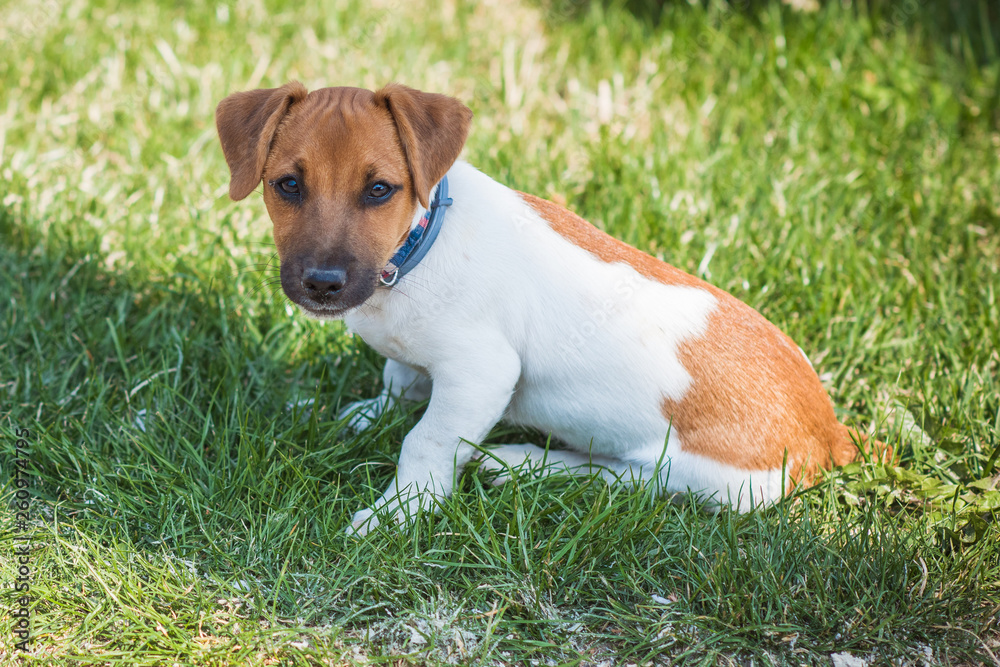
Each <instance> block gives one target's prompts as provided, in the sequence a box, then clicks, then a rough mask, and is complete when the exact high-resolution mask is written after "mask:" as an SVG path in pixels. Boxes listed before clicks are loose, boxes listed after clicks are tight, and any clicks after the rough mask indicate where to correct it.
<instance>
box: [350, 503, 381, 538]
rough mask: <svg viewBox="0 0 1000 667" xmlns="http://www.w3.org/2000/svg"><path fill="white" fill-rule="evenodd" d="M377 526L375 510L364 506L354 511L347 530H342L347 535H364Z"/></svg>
mask: <svg viewBox="0 0 1000 667" xmlns="http://www.w3.org/2000/svg"><path fill="white" fill-rule="evenodd" d="M377 526H378V516H377V515H376V514H375V510H373V509H370V508H367V507H366V508H365V509H363V510H360V511H358V512H355V513H354V517H353V518H352V519H351V523H350V525H349V526H347V530H345V531H344V532H346V533H347V534H348V535H354V536H356V537H364V536H365V535H367V534H368V533H369V532H371V531H372V530H374V529H375V528H376V527H377Z"/></svg>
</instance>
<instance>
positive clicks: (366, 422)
mask: <svg viewBox="0 0 1000 667" xmlns="http://www.w3.org/2000/svg"><path fill="white" fill-rule="evenodd" d="M384 409H385V400H384V399H383V398H382V397H381V396H378V397H376V398H369V399H368V400H366V401H355V402H354V403H351V404H349V405H348V406H347V407H346V408H344V409H343V410H341V411H340V413H339V414H338V415H337V418H338V419H347V420H348V422H347V428H349V429H350V430H352V431H354V432H355V433H360V432H361V431H365V430H367V429H368V427H370V426H371V425H372V424H374V423H375V422H376V421H378V418H379V417H380V416H381V415H382V411H383V410H384Z"/></svg>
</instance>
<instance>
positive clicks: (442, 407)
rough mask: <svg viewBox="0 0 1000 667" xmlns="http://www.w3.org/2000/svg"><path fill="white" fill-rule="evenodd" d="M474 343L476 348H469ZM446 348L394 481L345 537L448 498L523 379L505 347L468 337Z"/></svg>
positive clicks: (515, 359) (358, 516)
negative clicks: (384, 516) (444, 359)
mask: <svg viewBox="0 0 1000 667" xmlns="http://www.w3.org/2000/svg"><path fill="white" fill-rule="evenodd" d="M470 341H472V342H475V343H477V345H476V347H475V348H471V347H469V342H470ZM461 345H462V348H461V349H456V348H450V351H451V353H450V354H449V360H448V361H447V362H445V363H441V364H437V365H435V367H434V368H433V369H432V370H431V375H432V377H433V378H434V384H433V389H432V391H431V400H430V404H429V405H428V406H427V411H426V412H425V413H424V416H423V417H422V418H421V419H420V421H419V422H418V423H417V425H416V426H414V427H413V430H411V431H410V432H409V433H408V434H407V435H406V437H405V438H404V439H403V448H402V451H401V452H400V455H399V466H398V467H397V469H396V478H395V479H394V480H393V481H392V483H391V484H389V488H387V489H386V491H385V493H383V494H382V497H381V498H379V499H378V500H377V501H376V502H375V504H374V506H373V507H372V508H368V509H364V510H361V511H360V512H358V513H357V514H355V515H354V518H353V520H352V521H351V526H350V527H349V528H348V532H357V533H360V534H365V533H367V532H368V531H369V530H371V529H372V528H374V527H375V526H376V525H378V516H377V515H376V512H379V513H383V512H384V513H388V514H391V515H392V516H393V517H394V518H395V520H396V521H402V520H404V519H405V518H406V517H407V516H408V515H412V514H413V513H414V512H415V511H416V509H417V508H418V507H420V506H423V507H424V508H433V504H434V501H435V499H438V498H445V497H447V496H448V495H450V494H451V491H452V489H453V488H454V486H455V480H456V478H457V475H458V474H460V473H461V470H462V467H463V466H464V465H465V464H466V463H468V461H469V459H471V458H472V455H473V453H474V451H475V450H474V448H473V447H472V445H470V444H468V443H469V442H474V443H479V442H481V441H482V439H483V438H485V437H486V435H487V434H488V433H489V431H490V429H491V428H493V426H494V425H495V424H496V423H497V422H498V421H499V420H500V417H501V416H502V415H503V412H504V410H505V409H506V407H507V404H508V403H509V402H510V398H511V394H512V393H513V391H514V385H515V384H516V383H517V379H518V377H519V376H520V373H521V361H520V359H519V358H518V356H517V353H516V352H515V351H514V350H513V349H512V348H511V347H510V345H508V344H507V343H506V341H502V342H493V343H492V344H491V342H490V341H488V340H484V339H483V338H482V337H480V338H478V339H477V338H475V337H471V338H470V339H467V340H465V341H462V343H461Z"/></svg>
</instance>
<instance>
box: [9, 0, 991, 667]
mask: <svg viewBox="0 0 1000 667" xmlns="http://www.w3.org/2000/svg"><path fill="white" fill-rule="evenodd" d="M877 4H878V5H879V7H881V9H880V11H883V12H885V11H887V10H885V3H877ZM900 4H901V5H905V6H906V7H913V12H912V13H910V14H907V15H906V16H905V17H904V18H905V20H904V21H900V22H899V24H898V25H896V24H892V25H891V26H890V27H888V28H887V27H886V25H887V24H886V22H885V19H884V17H885V16H886V14H885V13H883V14H881V15H880V16H881V17H883V18H879V17H878V16H875V17H872V16H871V15H870V14H869V13H868V12H867V10H866V7H867V6H866V5H862V6H861V8H860V10H861V11H855V9H858V8H852V7H844V6H843V5H842V3H840V2H831V3H828V4H825V5H824V7H823V9H821V11H819V12H815V13H796V12H794V11H791V10H790V9H788V8H787V7H783V6H782V5H780V4H777V3H763V4H761V3H758V4H755V5H754V8H753V9H752V10H750V11H735V10H733V9H731V8H730V7H728V6H727V5H725V4H724V3H721V2H716V1H712V2H708V3H707V6H706V3H695V4H694V5H693V6H692V5H689V4H688V3H680V2H677V3H670V4H668V5H667V6H666V7H665V8H664V10H663V14H662V16H660V17H659V20H658V21H657V22H655V23H654V22H651V21H648V20H647V19H646V18H644V15H643V14H642V13H640V16H639V18H636V16H634V15H632V14H629V13H628V12H625V11H623V10H621V9H619V8H617V5H615V3H610V6H605V5H602V4H600V3H595V4H594V5H589V4H588V5H583V6H578V5H577V3H568V4H567V5H560V4H558V3H552V4H545V5H541V6H539V5H536V4H530V3H528V4H515V3H512V2H510V3H508V2H503V3H496V4H494V5H488V4H487V5H480V6H476V5H472V4H464V3H457V2H446V3H428V4H427V5H426V6H425V5H424V3H410V2H393V1H392V0H386V1H385V2H382V3H363V2H340V3H337V4H334V3H332V2H331V3H321V2H316V1H314V0H305V1H304V2H301V3H297V4H296V5H294V9H289V8H288V6H286V5H284V4H283V3H277V2H263V1H256V2H241V3H236V4H223V3H218V4H212V5H200V4H199V5H195V6H190V7H187V8H184V9H176V8H174V7H172V6H169V5H167V4H164V5H163V6H161V7H156V6H151V5H149V4H148V3H136V4H135V5H130V6H126V7H124V8H115V7H113V6H112V5H111V4H110V3H102V2H94V3H86V2H81V1H79V0H67V2H58V3H57V2H41V3H29V2H19V3H18V2H9V1H8V0H4V5H3V7H2V15H3V16H4V19H3V21H2V23H0V82H2V85H0V473H2V477H0V485H2V486H0V488H2V490H3V498H4V509H3V510H2V511H0V553H2V554H3V557H2V558H0V581H2V584H3V586H2V588H0V604H2V606H3V610H4V611H3V612H0V619H3V620H2V621H0V633H2V636H0V662H3V664H8V663H13V662H14V661H15V658H14V657H13V656H14V653H13V650H12V641H13V636H12V634H11V632H10V630H9V628H10V626H11V624H12V619H11V618H10V616H9V615H8V611H9V610H10V609H12V608H13V607H14V606H15V604H14V603H15V597H14V594H13V591H12V589H11V586H10V585H11V583H12V582H13V581H14V579H15V576H16V565H15V561H14V559H13V558H12V557H10V556H11V554H12V553H13V544H14V541H13V538H14V536H15V529H16V526H15V516H14V511H13V509H11V510H10V511H8V509H7V508H8V507H10V506H11V505H10V502H9V501H11V500H13V493H14V491H15V489H14V486H13V484H12V482H11V475H12V466H13V462H14V458H15V438H14V434H15V432H16V429H19V428H28V429H30V431H31V436H30V437H29V438H28V440H29V442H30V460H31V465H32V470H33V488H32V493H33V498H34V500H33V502H32V505H31V513H32V516H33V520H32V530H33V531H34V534H35V536H36V539H35V541H34V550H33V552H32V560H31V567H32V568H33V579H32V592H31V595H32V598H33V617H32V628H33V632H34V634H35V641H34V643H33V645H32V650H31V652H30V653H28V654H25V655H24V656H23V657H24V661H25V662H26V663H28V664H68V663H73V664H92V663H97V664H130V665H132V664H136V665H161V664H174V663H178V664H212V665H229V664H276V663H281V664H340V663H347V662H357V661H360V660H362V659H366V660H370V661H374V662H392V663H394V664H395V663H399V662H402V663H413V664H422V663H440V662H458V663H480V662H482V663H490V664H500V663H507V664H515V663H528V662H529V661H537V663H535V662H532V663H531V664H540V665H541V664H556V663H570V664H592V663H599V662H602V661H605V660H607V661H611V662H612V663H635V664H643V663H645V662H648V661H653V662H658V663H665V662H668V661H673V662H677V663H682V664H755V665H758V664H764V665H767V664H817V665H827V664H830V658H829V656H830V655H831V654H832V653H838V652H847V653H851V654H853V655H855V656H858V657H862V658H864V659H865V660H868V661H870V662H871V663H872V664H890V663H891V664H907V665H909V664H913V665H917V664H925V663H924V662H921V661H924V660H926V661H927V662H928V663H930V664H1000V663H998V662H997V658H996V657H995V656H996V655H997V654H1000V633H998V625H1000V618H998V610H1000V528H998V522H997V518H998V508H1000V489H998V484H1000V476H998V473H1000V463H998V451H1000V294H998V292H1000V158H998V154H1000V109H998V91H997V82H998V81H1000V61H998V60H997V57H996V54H997V45H996V44H995V43H994V42H993V41H991V40H992V36H993V35H996V34H997V31H998V28H997V26H996V25H995V24H991V23H990V22H989V21H988V20H987V21H983V20H982V19H983V17H986V18H987V19H989V17H991V16H993V17H995V14H990V12H989V3H988V2H986V1H985V0H982V1H973V2H969V3H963V4H961V5H960V6H959V7H958V9H956V10H955V11H957V12H958V13H957V14H955V16H957V18H956V19H955V21H956V25H959V26H966V27H967V28H968V29H969V30H973V28H975V30H974V31H973V32H971V33H970V32H966V33H962V32H961V31H959V32H956V33H953V34H951V35H950V36H948V35H945V37H942V36H941V33H940V31H938V32H936V31H935V30H934V29H933V28H934V25H935V24H934V23H933V20H934V18H935V17H937V16H939V12H940V9H941V8H940V7H937V6H935V5H934V3H900ZM955 6H956V5H955V3H952V8H953V9H954V7H955ZM890 16H891V14H890ZM983 24H985V25H983ZM980 28H981V29H980ZM970 34H971V37H969V35H970ZM289 79H300V80H302V81H303V82H304V83H305V84H306V85H307V86H308V87H310V88H315V87H320V86H323V85H361V86H366V87H377V86H380V85H382V84H384V83H386V82H388V81H390V80H399V81H402V82H405V83H408V84H409V85H412V86H415V87H418V88H423V89H428V90H434V91H441V92H449V93H451V94H453V95H455V96H457V97H459V98H461V99H463V100H465V101H466V102H467V103H468V104H469V105H470V106H471V107H472V108H473V110H474V111H475V113H476V118H475V120H474V125H473V131H472V135H471V137H470V140H469V143H468V146H467V148H466V152H465V156H466V158H467V159H468V160H470V161H471V162H472V163H473V164H475V165H477V166H478V167H480V168H481V169H483V170H484V171H485V172H487V173H488V174H490V175H492V176H494V177H495V178H497V179H498V180H500V181H501V182H504V183H506V184H508V185H510V186H512V187H515V188H518V189H521V190H526V191H529V192H534V193H536V194H539V195H542V196H546V197H549V198H553V199H556V200H559V201H564V202H566V203H568V205H569V206H570V207H571V208H573V209H574V210H576V211H577V212H579V213H580V214H582V215H584V216H585V217H587V218H589V219H590V220H592V221H594V222H595V224H598V225H599V226H601V227H602V228H604V229H606V230H608V231H609V232H611V233H613V234H614V235H616V236H618V237H619V238H622V239H624V240H626V241H628V242H630V243H633V244H635V245H637V246H639V247H641V248H643V249H645V250H647V251H650V252H652V253H653V254H656V255H658V256H660V257H662V258H664V259H666V260H667V261H669V262H671V263H673V264H675V265H677V266H679V267H681V268H683V269H685V270H688V271H690V272H694V273H700V274H702V275H704V276H706V277H707V278H708V279H710V280H711V281H712V282H714V283H715V284H717V285H719V286H721V287H723V288H725V289H727V290H729V291H731V292H733V293H734V294H736V295H737V296H738V297H740V298H741V299H743V300H745V301H747V302H748V303H750V304H751V305H753V306H754V307H755V308H757V309H759V310H760V311H761V312H762V313H763V314H764V315H765V316H767V317H768V318H769V319H771V320H772V321H774V322H775V323H777V324H778V325H779V326H780V327H781V328H782V329H784V330H785V331H786V332H787V333H789V335H791V336H792V337H793V338H794V339H795V340H796V341H797V342H798V343H799V344H800V345H801V346H802V347H803V348H804V349H805V350H806V352H807V353H808V354H809V356H810V357H811V358H812V359H813V361H814V363H815V364H816V367H817V370H818V371H819V373H820V374H821V377H822V378H823V381H824V383H825V385H826V386H827V388H828V389H829V391H830V394H831V396H832V398H833V400H834V403H835V405H836V406H837V409H838V414H839V415H840V416H841V418H842V419H843V420H845V421H846V422H848V423H851V424H854V425H856V426H859V427H863V428H866V427H868V426H869V425H872V427H873V429H874V431H875V432H876V433H877V434H878V436H879V437H880V438H882V439H885V440H886V441H888V442H890V443H892V444H894V445H896V446H897V447H898V448H899V450H900V453H901V459H900V461H899V465H898V466H893V467H886V466H879V465H871V464H867V463H859V464H854V465H851V466H849V467H848V468H847V469H844V470H842V471H840V472H837V473H835V474H833V475H831V476H830V477H829V478H828V479H827V480H825V481H824V482H823V483H821V484H820V485H818V486H817V487H815V488H814V489H811V490H809V491H805V492H803V493H801V494H799V495H798V496H797V497H795V498H794V499H792V500H790V501H788V502H785V503H782V504H781V505H780V506H778V507H775V508H772V509H768V510H765V511H759V512H753V513H750V514H746V515H734V514H732V513H730V512H722V513H719V514H717V515H713V514H708V513H705V512H702V511H700V510H699V507H698V505H697V504H696V503H693V502H690V501H681V502H671V501H670V500H669V499H665V498H656V497H653V496H651V495H649V494H647V493H644V492H641V491H630V490H626V489H622V488H608V487H607V486H605V485H604V484H603V483H598V482H588V481H586V480H574V479H567V478H561V477H557V478H549V479H537V478H535V477H534V476H532V475H531V474H530V473H525V474H523V475H521V476H519V477H516V478H515V480H514V481H513V482H511V483H509V484H507V485H505V486H503V487H500V488H494V487H491V486H490V485H489V483H488V480H486V479H485V478H484V477H483V476H482V475H477V474H469V475H466V476H465V477H464V478H463V481H462V484H461V488H460V489H459V490H458V492H457V493H456V494H455V496H454V497H453V498H452V499H450V500H448V501H447V502H445V503H444V504H443V506H442V508H441V511H440V513H439V514H437V515H433V516H420V517H418V518H417V519H416V520H415V522H414V523H413V524H412V525H411V526H410V527H408V528H406V529H405V530H395V529H391V530H379V531H377V532H376V533H375V534H373V535H372V536H370V537H368V538H366V539H364V540H354V539H350V538H347V537H346V536H344V535H343V529H344V527H345V526H346V524H347V521H348V518H349V517H350V515H351V513H352V512H353V511H354V510H356V509H358V508H360V507H362V506H363V505H365V504H366V503H367V502H369V501H370V499H371V498H372V497H373V494H377V493H379V492H381V490H382V488H383V487H384V486H385V484H386V483H387V481H388V479H389V478H390V477H391V476H392V474H393V470H394V467H393V466H394V461H395V458H396V456H397V455H398V447H399V442H400V440H401V438H402V437H403V435H404V434H405V433H406V431H407V430H408V429H409V428H411V427H412V425H413V424H414V423H415V421H416V419H417V418H418V417H419V409H417V410H416V411H414V412H411V413H405V412H402V411H397V412H393V413H391V414H388V415H386V416H385V417H384V418H383V419H382V420H381V421H380V422H379V424H378V426H377V428H376V429H375V430H374V431H371V432H368V433H365V434H363V435H358V436H350V435H347V434H345V433H342V432H341V430H340V424H338V423H337V422H336V421H331V420H330V419H329V414H330V412H331V411H332V410H333V409H334V408H335V407H336V406H338V405H343V404H345V403H346V402H348V401H350V400H354V399H357V398H360V397H370V396H373V395H374V394H375V393H376V392H377V391H378V389H379V384H380V380H379V371H380V359H379V358H378V356H377V355H376V354H374V352H372V351H371V350H369V349H367V348H366V347H365V346H364V344H363V343H362V342H361V341H360V340H358V339H352V338H350V337H348V336H346V335H345V333H344V331H343V328H342V327H341V326H339V325H336V324H334V325H326V326H324V325H321V324H319V323H316V322H313V321H308V320H306V319H305V318H303V317H302V316H300V315H298V314H296V313H295V312H293V310H292V309H291V308H289V307H288V306H287V305H286V302H285V301H284V299H283V297H282V296H281V294H280V292H276V291H275V289H274V286H273V284H272V283H271V280H272V279H273V278H274V268H275V265H274V262H273V261H272V259H273V257H272V256H273V251H274V249H273V246H271V245H270V238H269V234H270V230H269V224H268V221H267V218H266V214H265V211H264V208H263V205H262V202H261V201H260V198H259V197H257V196H254V197H251V198H249V199H247V200H245V201H243V202H240V203H233V202H230V201H229V200H228V199H227V198H226V196H225V195H226V192H227V186H228V172H227V170H226V167H225V163H224V160H223V157H222V154H221V151H220V149H219V147H218V145H217V140H216V138H215V130H214V124H213V111H214V107H215V104H216V103H217V102H218V101H219V100H220V99H221V98H222V97H224V96H225V95H227V94H228V93H230V92H232V91H235V90H239V89H246V88H248V87H254V86H258V85H260V86H273V85H279V84H281V83H283V82H285V81H286V80H289ZM269 262H270V264H269ZM306 399H315V401H316V404H317V405H319V406H323V407H324V410H323V412H322V414H319V415H317V414H316V413H306V412H303V411H302V410H301V409H297V408H296V409H289V407H288V406H289V405H295V404H297V403H299V402H301V401H303V400H306ZM914 425H917V426H919V427H920V428H919V429H917V428H914ZM513 437H522V438H523V435H520V436H519V434H515V433H511V432H510V431H509V430H505V429H502V428H501V429H498V430H497V432H496V433H494V435H493V437H492V440H493V441H502V440H504V439H507V438H513ZM530 437H531V438H532V439H533V440H534V441H535V442H538V443H544V442H545V438H544V436H543V435H541V434H532V435H531V436H530Z"/></svg>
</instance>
